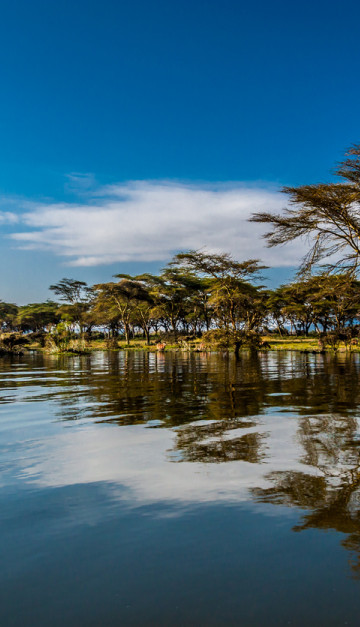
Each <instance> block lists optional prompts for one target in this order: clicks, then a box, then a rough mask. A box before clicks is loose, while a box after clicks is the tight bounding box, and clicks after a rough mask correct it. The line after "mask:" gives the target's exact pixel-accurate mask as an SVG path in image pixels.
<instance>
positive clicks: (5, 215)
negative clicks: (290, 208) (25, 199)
mask: <svg viewBox="0 0 360 627" xmlns="http://www.w3.org/2000/svg"><path fill="white" fill-rule="evenodd" d="M16 222H19V216H18V215H17V214H16V213H13V212H12V211H0V224H16Z"/></svg>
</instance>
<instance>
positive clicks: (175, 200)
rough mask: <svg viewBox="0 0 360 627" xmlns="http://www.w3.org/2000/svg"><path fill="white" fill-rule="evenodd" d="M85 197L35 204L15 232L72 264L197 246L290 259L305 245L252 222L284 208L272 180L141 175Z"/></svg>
mask: <svg viewBox="0 0 360 627" xmlns="http://www.w3.org/2000/svg"><path fill="white" fill-rule="evenodd" d="M86 200H87V202H85V203H82V204H80V203H79V204H73V203H42V204H32V205H31V206H30V207H29V206H28V209H27V210H26V212H25V213H23V215H22V222H23V225H24V226H26V227H27V229H26V231H25V232H21V233H20V232H16V233H13V234H12V235H11V237H12V238H13V239H14V240H16V241H17V242H18V243H19V244H20V245H21V247H22V248H27V249H36V250H48V251H52V252H53V253H54V254H55V255H58V256H61V257H64V258H66V259H67V262H68V263H69V265H74V266H96V265H100V264H109V263H114V262H121V261H165V260H168V259H169V258H170V257H171V256H172V255H173V254H174V252H177V251H179V250H189V249H197V248H206V249H207V250H209V251H212V252H220V251H227V252H231V253H232V254H233V255H234V256H235V257H236V258H237V259H239V260H242V259H246V258H250V257H251V258H254V257H255V258H261V259H262V261H264V262H265V263H267V264H268V265H272V266H289V265H296V264H297V263H298V261H299V259H300V257H301V255H302V253H303V251H302V250H300V248H299V246H286V247H284V248H280V249H267V248H266V246H265V242H264V240H262V239H261V234H262V233H263V232H264V227H263V226H262V225H257V224H253V223H249V222H248V218H249V216H250V215H251V213H252V212H254V211H264V210H270V211H280V210H281V209H282V208H283V206H284V204H285V200H286V199H285V198H284V196H283V195H282V194H280V193H278V192H276V191H274V190H272V189H269V188H261V187H259V188H255V187H251V186H245V185H242V184H240V183H239V184H232V185H229V184H217V185H214V184H213V185H209V184H202V185H201V184H196V185H195V184H182V183H167V182H152V181H135V182H129V183H124V184H119V185H112V186H107V187H103V188H100V189H98V190H96V191H94V192H89V193H88V195H87V197H86Z"/></svg>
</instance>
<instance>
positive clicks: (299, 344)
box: [27, 335, 360, 352]
mask: <svg viewBox="0 0 360 627" xmlns="http://www.w3.org/2000/svg"><path fill="white" fill-rule="evenodd" d="M158 341H160V340H152V341H151V344H150V345H147V344H146V341H145V340H144V339H142V338H135V339H133V340H131V341H130V343H129V344H127V343H126V342H125V340H118V341H117V342H116V343H115V344H114V345H113V346H112V347H111V348H109V346H108V344H107V342H106V340H104V339H96V340H90V341H89V342H87V345H86V350H87V352H92V351H109V350H111V351H117V350H129V351H140V350H146V351H151V352H157V351H158V347H157V343H158ZM263 341H264V342H266V344H267V348H266V349H265V350H270V351H282V350H291V351H303V352H320V348H319V344H318V338H317V337H298V336H280V335H266V336H263ZM27 348H28V349H30V350H38V351H45V352H46V349H45V348H43V347H41V346H40V344H39V343H37V342H33V343H30V344H29V345H28V346H27ZM164 350H165V351H169V350H177V351H195V352H206V351H222V352H223V350H224V349H221V348H218V347H217V346H215V345H211V344H210V345H207V346H206V347H204V345H203V342H202V340H201V339H196V340H192V341H185V340H182V339H179V341H178V342H171V341H169V342H166V346H165V349H164ZM244 350H246V349H244ZM326 350H327V352H333V351H332V349H331V348H330V347H328V348H327V349H326ZM337 350H338V351H339V352H345V351H348V352H350V351H351V352H360V346H358V345H355V346H354V345H352V346H351V347H350V346H349V345H348V346H346V345H345V343H344V342H340V344H339V346H338V349H337Z"/></svg>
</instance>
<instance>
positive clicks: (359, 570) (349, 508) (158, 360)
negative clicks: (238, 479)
mask: <svg viewBox="0 0 360 627" xmlns="http://www.w3.org/2000/svg"><path fill="white" fill-rule="evenodd" d="M22 363H23V364H25V362H22ZM26 364H27V366H28V371H29V373H28V375H27V373H26V368H25V365H24V367H23V372H22V376H18V377H12V376H8V375H7V373H6V372H7V371H6V369H7V368H8V365H7V364H6V362H5V361H3V362H2V366H1V368H2V371H0V376H1V385H2V399H3V400H2V402H11V399H12V390H13V388H14V387H16V388H21V394H22V400H24V401H28V402H32V401H36V400H41V399H42V398H44V399H46V401H50V402H54V404H55V406H56V408H57V409H56V412H57V416H58V418H59V420H67V421H68V420H71V421H72V420H79V419H86V420H94V421H96V422H99V423H101V422H108V423H112V424H116V425H121V426H123V425H134V424H145V425H147V426H148V427H157V428H170V429H171V430H172V431H173V433H174V449H175V452H176V455H174V456H173V458H172V459H175V460H176V461H180V462H182V463H184V462H197V463H206V464H209V463H217V464H219V463H225V462H226V463H227V462H235V463H239V464H251V467H250V468H251V472H252V475H251V476H252V479H253V482H252V483H251V482H249V485H248V488H249V492H250V495H251V498H253V499H255V500H256V501H258V502H259V501H260V502H265V503H272V504H274V505H276V504H280V505H286V506H291V507H298V508H300V509H302V510H306V512H305V513H304V514H303V515H302V520H301V522H300V523H299V524H298V525H297V526H296V527H294V531H297V532H299V531H304V530H306V529H309V528H317V529H322V530H330V529H333V530H336V531H338V532H340V533H343V534H345V535H346V537H345V538H344V539H343V541H342V545H343V546H344V547H345V548H346V549H348V550H349V551H350V552H351V556H352V557H351V565H352V568H353V572H354V575H355V576H357V577H360V514H359V503H360V431H359V418H358V408H359V406H360V386H359V373H360V372H359V371H360V361H359V356H358V355H356V354H353V355H347V356H345V355H343V356H341V355H340V356H338V357H332V356H330V355H328V354H326V355H320V354H316V355H305V354H299V353H281V352H279V353H263V354H258V355H250V354H247V353H243V354H241V355H240V359H239V360H235V358H234V357H233V356H232V355H231V356H227V355H224V356H223V355H218V354H206V353H181V352H178V353H175V352H174V353H170V352H169V353H165V354H156V353H148V352H123V353H102V354H98V355H92V356H83V357H61V356H60V357H59V356H56V357H55V356H51V355H47V356H46V355H44V356H33V357H28V358H27V362H26ZM12 365H16V364H14V363H13V364H12ZM19 365H20V366H21V363H20V364H19ZM1 372H2V373H3V374H2V373H1ZM280 427H281V428H280ZM279 428H280V430H279ZM170 459H171V457H170ZM249 476H250V475H249V472H248V474H247V475H246V478H245V481H246V480H247V477H249ZM259 477H260V478H261V481H260V480H258V479H259ZM254 482H255V483H254ZM256 482H257V483H256ZM254 486H255V487H254Z"/></svg>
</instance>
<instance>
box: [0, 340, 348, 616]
mask: <svg viewBox="0 0 360 627" xmlns="http://www.w3.org/2000/svg"><path fill="white" fill-rule="evenodd" d="M359 370H360V362H359V357H358V356H357V355H352V356H350V357H346V356H344V355H340V356H339V357H337V358H334V357H331V356H329V355H304V354H299V353H265V354H261V355H258V356H250V355H248V354H243V355H241V357H240V360H239V361H236V360H235V359H234V358H233V356H228V357H227V356H223V355H217V354H201V353H200V354H187V353H168V354H165V355H164V354H151V353H150V354H149V353H143V352H134V353H131V352H128V353H123V352H122V353H97V354H93V355H91V356H84V357H58V356H48V355H44V356H41V355H35V354H34V355H28V356H26V357H23V358H20V359H14V360H6V359H3V360H1V362H0V383H1V385H0V438H1V440H0V442H1V477H2V478H1V487H2V496H1V512H2V515H1V532H2V535H1V537H2V540H3V547H4V551H3V554H4V561H3V568H2V574H1V582H0V583H1V587H2V593H1V595H2V597H3V600H2V604H1V608H2V609H1V610H0V618H1V617H2V621H1V624H6V625H7V624H9V625H10V624H11V625H20V624H24V622H25V623H26V624H29V625H31V624H34V625H43V624H44V625H45V624H49V622H50V623H51V624H53V625H57V624H59V625H62V624H64V623H65V621H66V623H67V624H70V625H92V624H94V625H97V624H109V625H113V624H114V625H115V624H129V625H130V624H131V625H132V624H134V625H138V624H164V625H168V624H176V625H177V624H179V625H180V624H214V625H215V624H246V625H247V624H249V625H254V624H264V623H266V624H274V625H278V624H287V623H288V621H291V624H299V625H301V624H304V621H306V622H307V624H319V621H323V622H324V623H325V622H326V623H327V624H334V625H335V624H344V622H345V621H348V624H356V622H355V621H356V616H357V613H358V610H359V609H360V608H359V602H358V595H359V583H358V581H357V578H358V577H359V576H360V562H359V556H360V516H359V495H360V475H359V468H360V454H359V442H360V439H359V438H360V431H359V425H360V423H359V417H358V413H359V412H358V407H359V401H360V393H359V385H358V380H359ZM325 531H328V532H330V533H328V534H325V533H324V532H325ZM299 532H301V533H299ZM120 582H121V585H120ZM15 606H16V609H15ZM352 621H354V622H352Z"/></svg>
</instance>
